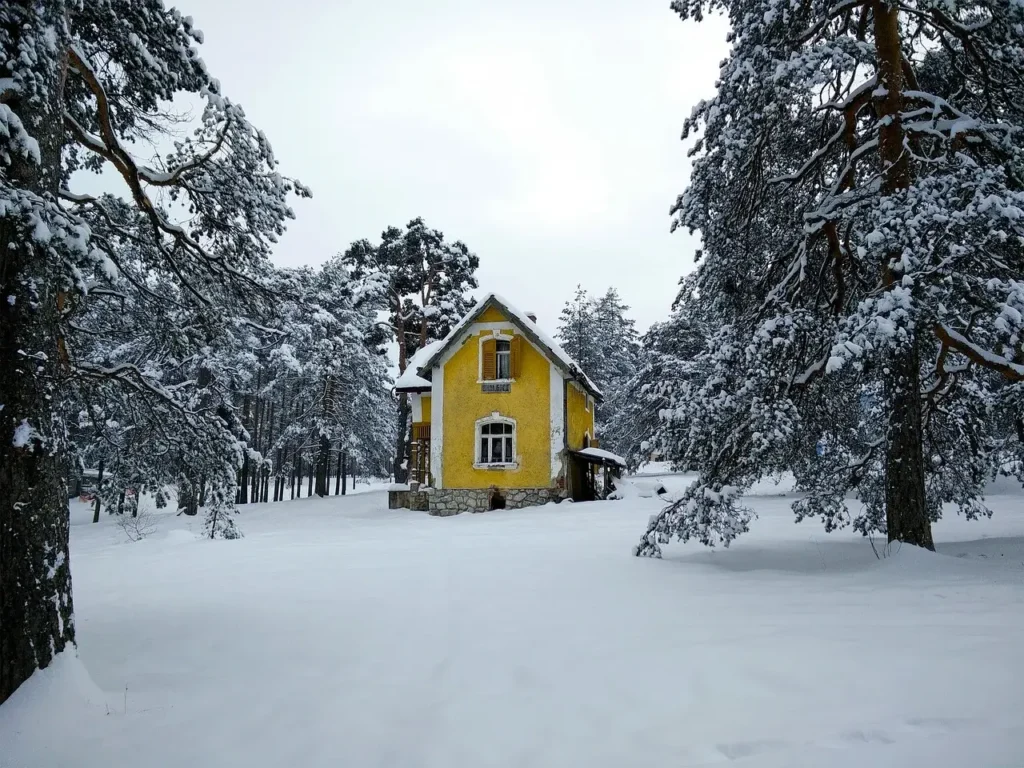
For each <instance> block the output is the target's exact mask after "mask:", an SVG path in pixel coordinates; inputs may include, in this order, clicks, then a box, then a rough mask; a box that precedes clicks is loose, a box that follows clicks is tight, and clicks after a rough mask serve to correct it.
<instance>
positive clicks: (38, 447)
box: [0, 0, 75, 704]
mask: <svg viewBox="0 0 1024 768" xmlns="http://www.w3.org/2000/svg"><path fill="white" fill-rule="evenodd" d="M6 2H13V3H14V5H13V6H12V9H15V8H16V7H17V6H21V9H20V10H23V11H24V12H25V13H26V15H27V17H28V23H27V24H26V25H23V26H22V27H20V28H18V29H9V30H7V32H8V33H9V34H11V35H14V36H15V38H17V37H18V36H19V35H22V34H24V35H26V36H27V35H32V36H34V37H35V38H36V39H38V38H39V37H41V36H42V35H44V34H47V33H48V32H49V31H50V30H52V31H53V32H54V33H55V35H56V44H57V50H64V49H65V48H66V44H67V40H66V39H65V35H66V33H65V32H64V3H62V2H60V1H59V0H32V2H28V1H27V0H6ZM66 66H67V61H66V59H65V58H64V57H63V56H61V57H53V59H52V60H47V61H40V62H36V63H35V64H34V69H35V72H36V80H35V81H34V85H35V88H36V89H37V92H36V96H35V97H33V98H22V96H21V95H20V94H17V93H16V94H14V95H13V96H12V97H11V98H10V100H9V101H8V106H9V107H10V108H12V109H13V110H14V112H15V113H16V114H18V115H19V116H20V117H21V119H22V121H23V123H24V125H25V128H26V129H27V130H28V132H29V133H30V134H31V135H32V136H33V137H34V138H35V139H36V140H37V141H38V143H39V150H40V162H39V163H38V164H37V163H34V162H30V161H28V160H26V159H25V158H23V157H13V156H12V161H11V165H10V166H9V167H8V168H9V173H8V178H7V179H5V180H4V185H5V186H8V185H9V186H10V188H13V189H16V190H19V189H20V190H25V191H27V192H29V193H34V194H36V195H40V196H42V197H44V198H47V199H48V200H50V201H53V202H56V199H57V192H58V188H59V184H60V157H61V146H62V143H63V117H62V115H63V109H62V104H63V88H64V78H65V75H66ZM27 219H28V216H26V215H25V212H24V211H21V210H17V209H13V210H12V209H11V208H10V207H9V208H8V209H7V210H5V211H4V212H3V213H2V214H0V296H3V297H4V300H3V301H0V371H2V373H0V403H2V406H3V409H2V410H0V704H2V703H3V702H4V701H6V700H7V699H8V698H9V697H10V695H11V694H12V693H14V691H15V690H16V689H17V688H18V686H20V685H21V684H22V683H23V682H24V681H25V680H27V679H28V678H29V677H30V676H31V675H32V673H33V672H35V670H37V669H42V668H45V667H47V666H49V664H50V662H51V661H52V660H53V657H54V655H55V654H57V653H60V652H61V651H63V650H64V649H65V647H67V646H68V645H69V644H73V643H74V638H75V629H74V628H75V625H74V613H73V609H72V599H71V570H70V567H69V565H70V562H69V556H68V494H67V485H66V483H65V479H64V478H65V473H64V469H65V467H64V463H65V457H66V445H65V436H64V430H63V428H62V426H61V424H60V422H59V420H58V418H57V415H56V413H55V406H56V404H58V403H60V401H61V398H62V379H63V377H64V376H65V374H66V359H65V358H64V357H63V356H62V351H63V349H64V347H63V343H62V340H61V335H60V333H61V329H60V316H59V313H60V309H59V306H60V304H61V303H62V302H63V300H64V298H63V294H62V293H61V288H62V284H61V281H60V276H59V275H58V273H57V265H56V264H54V263H53V262H52V261H51V260H50V257H49V256H48V255H47V253H46V251H45V250H44V249H43V248H42V247H40V245H39V244H38V243H37V242H35V240H34V239H33V237H32V229H31V228H30V224H29V222H28V220H27ZM8 297H10V298H8Z"/></svg>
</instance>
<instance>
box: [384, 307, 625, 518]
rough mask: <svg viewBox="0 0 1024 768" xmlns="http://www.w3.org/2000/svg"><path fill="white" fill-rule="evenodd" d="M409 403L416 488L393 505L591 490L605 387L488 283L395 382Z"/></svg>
mask: <svg viewBox="0 0 1024 768" xmlns="http://www.w3.org/2000/svg"><path fill="white" fill-rule="evenodd" d="M395 389H396V391H398V392H404V393H406V394H407V395H408V397H409V398H410V401H411V406H412V421H413V424H412V444H411V450H410V454H409V461H410V477H411V479H412V483H411V484H410V488H411V493H410V492H405V489H399V490H396V491H393V493H392V499H391V502H392V506H412V507H414V508H417V509H427V510H429V511H430V512H431V514H439V515H445V514H455V513H458V512H463V511H467V510H472V511H479V510H484V509H494V508H498V507H522V506H530V505H534V504H543V503H545V502H548V501H561V500H562V499H564V498H566V497H572V498H576V499H586V498H592V493H593V471H592V467H593V466H594V465H598V464H605V465H611V464H618V463H619V462H618V461H616V459H617V457H614V456H612V454H609V453H607V452H605V451H601V450H600V449H598V448H597V442H596V434H595V424H594V405H595V403H596V401H598V400H599V399H600V398H601V392H600V390H599V389H598V388H597V387H596V386H595V385H594V383H593V382H592V381H591V380H590V379H589V378H588V377H587V375H586V373H584V372H583V371H582V370H580V367H579V365H577V364H576V363H575V362H574V361H573V360H572V358H570V357H569V355H567V354H566V353H565V351H564V350H563V349H562V348H561V347H559V345H558V344H557V343H556V342H555V341H554V340H553V339H552V338H550V337H549V336H548V335H547V334H545V333H544V332H543V331H542V330H541V329H540V328H539V327H538V326H537V323H536V319H535V318H534V317H533V316H532V315H529V314H526V313H523V312H520V311H519V310H517V309H515V308H514V307H513V306H512V305H511V304H509V303H508V302H507V301H505V300H504V299H503V298H501V297H500V296H498V295H497V294H494V293H490V294H488V295H487V296H485V297H484V298H483V299H481V300H480V301H479V302H478V303H477V304H476V306H475V307H473V309H472V310H471V311H470V312H469V314H467V315H466V316H465V317H464V318H463V319H462V320H461V321H459V323H458V324H457V325H456V326H455V327H454V328H453V329H452V331H451V333H449V334H448V336H447V337H445V338H444V339H442V340H440V341H437V342H433V343H432V344H429V345H428V346H426V347H424V348H423V349H421V350H420V351H419V352H417V353H416V355H414V356H413V358H412V359H411V360H410V361H409V365H408V367H407V369H406V371H405V373H404V374H403V375H402V376H400V377H399V379H398V381H397V382H396V383H395Z"/></svg>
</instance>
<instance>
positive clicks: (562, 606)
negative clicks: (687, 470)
mask: <svg viewBox="0 0 1024 768" xmlns="http://www.w3.org/2000/svg"><path fill="white" fill-rule="evenodd" d="M665 482H666V484H668V485H670V486H673V485H674V487H675V488H678V487H679V484H680V483H681V482H683V481H682V480H681V479H680V478H678V477H675V478H673V477H671V476H669V477H667V478H665ZM357 488H358V486H357ZM671 490H672V488H670V492H671ZM784 490H785V487H784V486H780V487H777V488H775V487H772V486H771V485H770V484H766V485H765V486H764V487H761V488H759V489H758V490H757V493H762V494H765V495H759V496H757V497H756V498H754V500H753V503H754V506H755V508H756V509H757V511H758V513H759V515H760V519H759V520H757V521H756V522H755V525H754V528H753V530H752V532H751V533H750V534H748V535H747V536H744V537H742V538H740V539H739V540H738V541H737V543H736V544H735V545H734V546H733V547H732V548H731V549H729V550H718V551H708V550H705V549H702V548H701V547H699V546H696V545H692V546H691V545H687V546H683V545H679V544H673V545H670V546H668V547H667V548H666V558H665V560H663V561H654V560H640V559H636V558H634V557H631V556H630V548H631V547H632V546H633V545H634V544H635V543H636V542H637V540H638V538H639V536H640V534H641V532H642V530H643V528H644V524H645V522H646V520H647V517H648V515H649V514H651V513H652V512H653V511H655V510H656V509H657V508H658V506H659V504H660V502H659V500H658V499H656V498H640V497H634V498H630V499H628V500H625V501H618V502H599V503H592V504H575V505H573V504H562V505H558V506H554V505H549V506H546V507H540V508H533V509H526V510H508V511H496V512H489V513H486V514H481V515H468V514H467V515H460V516H457V517H453V518H434V517H429V516H427V515H425V514H423V513H417V512H410V511H407V510H394V511H389V510H388V509H387V503H386V495H385V494H384V493H382V492H372V493H363V494H358V495H354V496H348V497H346V498H343V499H339V498H328V499H323V500H319V499H314V500H308V499H302V500H301V501H295V502H283V503H278V504H269V505H252V506H248V507H246V508H245V509H244V512H243V514H241V515H240V516H239V517H238V523H239V525H240V526H241V528H242V530H243V531H244V533H245V538H244V539H241V540H238V541H215V542H211V541H207V540H199V539H197V538H196V536H195V535H194V532H196V531H198V530H199V527H200V521H198V520H194V519H193V520H189V519H187V518H184V517H175V516H173V515H171V514H162V515H159V516H158V519H157V530H156V532H155V533H154V534H153V535H152V536H150V537H149V538H147V539H145V540H143V541H141V542H137V543H129V542H127V541H126V539H125V536H124V533H123V531H121V530H120V529H119V528H118V527H117V526H116V525H115V524H114V523H113V522H112V521H111V519H110V518H108V517H107V516H105V515H104V517H103V521H102V522H101V523H100V524H98V525H92V524H90V523H88V522H86V521H87V520H88V519H89V515H88V509H87V508H86V507H85V505H78V504H76V505H74V506H75V511H74V513H73V520H74V522H75V525H74V526H73V529H72V568H73V574H74V585H75V601H76V608H77V621H78V638H79V655H78V658H77V659H76V658H75V657H74V656H73V655H72V654H64V656H63V657H61V658H60V659H59V660H58V662H57V663H56V664H55V665H54V666H53V667H51V668H50V669H49V670H47V671H44V672H41V673H38V674H37V675H36V676H35V677H34V678H33V679H32V680H31V681H30V682H29V683H28V684H26V685H25V686H23V687H22V689H21V690H20V691H19V692H18V693H17V694H16V695H15V696H14V698H12V699H11V700H10V701H9V702H7V703H6V704H4V705H3V706H2V707H0V765H2V766H4V767H5V768H6V766H12V767H13V766H19V767H20V766H26V767H30V768H46V767H49V766H74V767H75V768H119V767H120V766H132V767H133V768H134V767H135V766H146V767H147V768H149V767H156V766H168V767H171V766H173V767H174V768H179V767H180V766H185V765H196V766H245V768H264V767H266V768H270V767H271V766H273V767H274V768H277V766H282V765H296V766H303V768H308V767H315V766H353V768H355V767H359V768H363V767H365V766H396V767H398V766H402V767H405V766H437V767H438V768H442V767H443V768H452V767H453V766H456V767H457V766H467V767H471V768H483V767H485V766H588V768H600V767H603V766H614V767H616V768H619V767H621V766H659V767H660V766H673V768H678V767H680V766H699V765H717V764H722V763H732V764H735V765H737V766H757V767H759V768H765V767H768V766H772V767H775V766H777V767H779V768H782V766H786V768H791V767H792V766H808V767H811V766H813V767H814V768H831V767H833V766H841V767H842V768H854V766H856V768H864V766H872V767H873V768H875V767H877V766H928V768H952V767H953V766H956V767H958V768H959V767H960V766H970V767H971V768H976V767H982V766H1021V765H1024V733H1022V731H1021V729H1020V721H1021V713H1022V712H1024V653H1022V652H1021V649H1022V648H1024V497H1022V496H1020V495H1017V494H1015V493H1012V492H1005V493H1001V494H1000V495H996V496H993V497H992V498H991V499H990V502H991V504H992V506H993V507H994V508H995V510H996V513H997V514H996V517H995V518H993V519H992V520H991V521H980V522H974V523H969V522H966V521H963V520H960V519H958V518H955V517H954V518H952V519H949V520H946V521H944V522H942V523H941V524H939V525H938V526H937V527H936V530H935V535H936V539H937V541H938V542H939V544H938V547H939V551H940V554H938V555H929V554H926V553H923V552H918V551H910V549H909V548H905V549H904V550H903V551H901V552H899V553H897V554H895V555H894V556H892V557H890V558H888V559H885V560H881V561H880V560H878V559H876V557H875V555H874V554H873V553H872V550H871V548H870V546H869V544H868V543H867V542H866V541H865V540H863V539H861V538H859V537H857V536H855V535H853V534H850V533H841V534H838V535H832V536H827V535H825V534H824V533H823V532H822V531H821V529H820V527H819V526H817V525H815V524H810V523H805V524H802V525H795V524H794V523H793V521H792V515H791V513H790V511H789V509H788V504H789V503H790V501H791V500H790V499H787V498H784V497H782V496H779V495H778V494H779V493H782V492H783V491H784Z"/></svg>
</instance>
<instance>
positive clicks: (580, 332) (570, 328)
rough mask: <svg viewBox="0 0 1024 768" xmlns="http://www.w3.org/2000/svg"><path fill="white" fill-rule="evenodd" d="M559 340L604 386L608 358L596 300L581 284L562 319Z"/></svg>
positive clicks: (584, 368) (577, 287) (572, 356)
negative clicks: (603, 344)
mask: <svg viewBox="0 0 1024 768" xmlns="http://www.w3.org/2000/svg"><path fill="white" fill-rule="evenodd" d="M555 337H556V338H557V339H558V343H559V344H561V345H562V349H564V350H565V351H566V352H567V353H568V354H569V356H570V357H571V358H572V359H573V360H575V361H576V362H577V363H579V366H580V368H582V369H583V370H584V371H585V372H586V374H587V375H588V376H589V377H590V378H591V380H593V381H594V383H595V384H597V386H598V387H601V382H602V381H603V380H604V378H605V377H604V356H603V355H602V352H601V338H600V335H599V329H598V319H597V314H596V307H595V303H594V299H593V297H592V296H591V295H590V293H589V292H588V291H587V290H585V289H584V288H583V286H581V285H577V286H576V293H575V294H573V297H572V298H571V299H569V300H568V301H566V302H565V306H564V307H562V312H561V314H560V315H559V316H558V329H557V331H556V334H555Z"/></svg>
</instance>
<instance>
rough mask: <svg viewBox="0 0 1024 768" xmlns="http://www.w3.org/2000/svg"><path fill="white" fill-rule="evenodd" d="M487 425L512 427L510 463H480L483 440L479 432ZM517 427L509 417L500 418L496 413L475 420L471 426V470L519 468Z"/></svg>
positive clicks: (514, 421)
mask: <svg viewBox="0 0 1024 768" xmlns="http://www.w3.org/2000/svg"><path fill="white" fill-rule="evenodd" d="M488 424H507V425H510V426H511V427H512V461H503V462H500V463H494V462H482V461H481V458H482V457H481V455H480V441H481V439H482V438H483V435H482V434H481V430H482V428H483V427H484V426H486V425H488ZM518 432H519V427H518V425H517V424H516V420H515V419H513V418H511V417H509V416H502V415H501V414H500V413H498V411H494V412H493V413H491V415H490V416H484V417H483V418H481V419H477V420H476V423H475V424H474V426H473V468H474V469H516V468H518V467H519V453H518V444H517V440H518V437H519V434H518Z"/></svg>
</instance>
